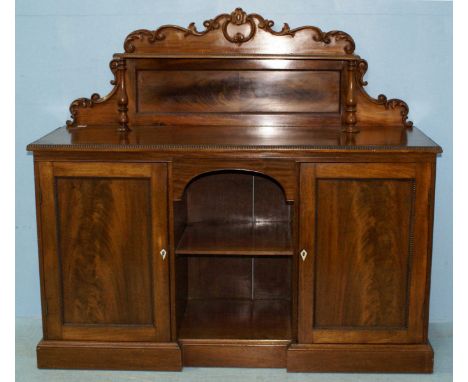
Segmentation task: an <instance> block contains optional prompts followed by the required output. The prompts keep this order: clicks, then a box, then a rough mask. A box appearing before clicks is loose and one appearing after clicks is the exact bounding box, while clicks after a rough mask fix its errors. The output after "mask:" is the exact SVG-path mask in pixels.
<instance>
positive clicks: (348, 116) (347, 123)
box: [343, 60, 359, 133]
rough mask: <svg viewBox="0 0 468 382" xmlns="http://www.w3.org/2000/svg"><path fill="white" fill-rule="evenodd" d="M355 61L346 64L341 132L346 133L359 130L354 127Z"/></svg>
mask: <svg viewBox="0 0 468 382" xmlns="http://www.w3.org/2000/svg"><path fill="white" fill-rule="evenodd" d="M356 66H357V65H356V61H355V60H351V61H348V63H347V72H348V73H347V74H348V75H347V83H346V96H345V105H344V111H345V112H344V126H343V131H346V132H347V133H357V132H358V131H359V129H358V128H357V127H356V122H357V119H356V109H357V107H356V106H357V101H356V80H355V78H356Z"/></svg>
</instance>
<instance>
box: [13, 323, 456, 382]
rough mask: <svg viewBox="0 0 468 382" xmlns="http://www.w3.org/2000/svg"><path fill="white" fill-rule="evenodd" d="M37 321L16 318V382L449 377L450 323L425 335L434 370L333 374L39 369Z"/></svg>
mask: <svg viewBox="0 0 468 382" xmlns="http://www.w3.org/2000/svg"><path fill="white" fill-rule="evenodd" d="M41 332H42V330H41V321H40V319H36V318H17V319H16V381H17V382H35V381H46V382H59V381H66V382H78V381H80V382H81V381H83V382H93V381H99V382H111V381H112V382H121V381H138V382H140V381H141V382H150V381H151V382H153V381H167V382H179V381H191V382H195V381H196V382H231V381H241V382H250V381H255V382H286V381H309V382H318V381H320V382H347V381H363V382H380V381H392V382H400V381H401V382H403V381H411V382H416V381H418V382H419V381H420V382H425V381H437V382H446V381H452V326H451V324H431V325H430V330H429V339H430V341H431V344H432V346H433V347H434V351H435V368H434V374H357V373H356V374H336V373H333V374H331V373H327V374H319V373H286V371H285V370H283V369H234V368H201V367H200V368H196V367H186V368H184V371H183V372H135V371H94V370H93V371H91V370H39V369H37V368H36V353H35V349H36V344H37V342H38V341H39V340H40V339H41V337H42V333H41Z"/></svg>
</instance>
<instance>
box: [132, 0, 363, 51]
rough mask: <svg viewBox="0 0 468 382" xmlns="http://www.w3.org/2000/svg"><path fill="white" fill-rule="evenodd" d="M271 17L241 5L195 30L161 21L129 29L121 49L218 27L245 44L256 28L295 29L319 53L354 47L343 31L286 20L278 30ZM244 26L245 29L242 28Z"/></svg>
mask: <svg viewBox="0 0 468 382" xmlns="http://www.w3.org/2000/svg"><path fill="white" fill-rule="evenodd" d="M231 25H233V26H236V27H245V28H244V29H243V30H242V31H237V32H231V31H229V27H230V26H231ZM274 25H275V23H274V21H272V20H267V19H265V18H263V17H262V16H260V15H258V14H256V13H251V14H247V13H246V12H245V11H244V10H242V8H236V9H235V10H234V11H233V12H231V13H230V14H228V13H223V14H221V15H218V16H216V17H215V18H214V19H210V20H206V21H205V22H204V23H203V26H204V27H205V30H203V31H199V30H197V28H196V26H195V24H194V23H191V24H190V25H189V26H188V27H187V28H183V27H180V26H176V25H163V26H161V27H160V28H158V29H156V30H154V31H150V30H147V29H140V30H137V31H134V32H132V33H130V34H129V35H128V36H127V38H126V39H125V42H124V49H125V52H126V53H137V52H138V50H139V49H138V47H137V45H136V43H137V42H140V45H139V46H141V44H142V43H145V44H149V45H152V44H155V43H157V42H162V41H164V40H166V38H168V36H169V35H170V34H174V33H182V36H183V37H184V38H186V37H189V36H197V37H201V36H205V35H206V34H208V33H210V32H214V31H219V30H220V31H221V32H222V36H223V37H224V39H225V40H226V41H228V42H229V43H232V44H236V45H238V46H240V45H242V44H245V43H247V42H249V41H251V40H253V39H254V37H255V36H256V34H257V33H258V29H261V30H263V31H265V32H268V33H269V34H270V35H272V36H290V37H294V36H295V35H296V34H297V33H298V32H301V31H309V32H310V33H311V35H312V39H311V40H312V41H313V42H315V43H318V44H317V46H316V50H317V52H318V53H324V52H322V51H326V49H327V46H330V45H332V44H335V43H340V42H343V44H342V46H341V47H340V49H341V50H342V53H344V54H353V52H354V49H355V47H356V46H355V43H354V40H353V39H352V37H351V36H350V35H348V34H347V33H345V32H342V31H330V32H323V31H322V30H321V29H320V28H318V27H314V26H303V27H299V28H295V29H291V28H290V27H289V25H288V24H286V23H285V24H284V25H283V27H282V29H281V30H280V31H274V30H273V26H274ZM245 29H246V30H245Z"/></svg>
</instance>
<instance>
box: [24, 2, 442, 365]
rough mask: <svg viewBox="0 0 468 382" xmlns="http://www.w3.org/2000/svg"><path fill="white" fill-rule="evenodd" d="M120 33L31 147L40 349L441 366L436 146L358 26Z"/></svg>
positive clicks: (93, 361)
mask: <svg viewBox="0 0 468 382" xmlns="http://www.w3.org/2000/svg"><path fill="white" fill-rule="evenodd" d="M203 25H204V27H205V29H204V30H198V29H197V28H196V27H195V25H194V24H193V23H192V24H190V25H189V26H188V27H187V28H182V27H179V26H173V25H165V26H162V27H160V28H159V29H156V30H154V31H150V30H138V31H135V32H133V33H131V34H130V35H128V36H127V38H126V39H125V43H124V53H119V54H115V55H114V57H113V59H112V61H111V62H110V69H111V71H112V73H113V75H114V79H113V80H112V81H111V84H112V85H113V88H112V90H111V92H110V93H109V94H108V95H107V96H105V97H101V96H100V95H99V94H93V95H92V96H91V97H90V98H80V99H77V100H75V101H73V102H72V104H71V106H70V112H71V119H70V120H69V121H67V124H66V126H64V127H61V128H58V129H57V130H54V131H53V132H51V133H50V134H48V135H46V136H45V137H43V138H41V139H39V140H37V141H36V142H34V143H32V144H30V145H29V146H28V150H30V151H32V152H33V153H34V169H35V180H36V200H37V202H36V207H37V223H38V224H37V225H38V242H39V260H40V276H41V277H40V280H41V296H42V322H43V339H42V340H41V341H40V343H39V344H38V346H37V360H38V367H40V368H73V369H80V368H83V369H132V370H135V369H136V370H181V369H182V367H183V366H184V365H185V366H231V367H232V366H236V367H281V368H287V370H288V371H317V372H323V371H341V372H362V371H365V372H431V371H432V368H433V350H432V348H431V345H430V343H429V341H428V315H429V314H428V312H429V285H430V268H431V250H432V224H433V205H434V192H435V191H434V180H435V162H436V157H437V154H438V153H440V152H441V148H440V147H439V146H438V145H437V144H436V143H434V142H433V141H432V140H431V139H429V138H428V137H427V136H426V135H424V134H423V133H422V132H421V131H420V130H418V129H417V128H416V127H413V126H412V122H410V121H409V120H408V106H407V104H406V103H405V102H403V101H401V100H398V99H387V98H386V97H385V96H384V95H379V96H378V98H377V99H374V98H372V97H370V96H369V95H368V94H367V92H366V91H365V90H364V87H365V85H366V84H367V83H366V82H365V80H364V75H365V73H366V70H367V62H366V61H365V60H363V59H361V58H360V57H359V56H358V55H356V54H355V53H354V50H355V43H354V41H353V39H352V38H351V36H349V35H348V34H346V33H344V32H341V31H331V32H323V31H322V30H320V29H319V28H317V27H312V26H305V27H300V28H295V29H292V28H290V27H289V25H288V24H284V26H283V27H282V28H281V29H275V28H273V25H274V24H273V21H271V20H266V19H264V18H263V17H262V16H260V15H258V14H247V13H246V12H244V11H243V10H242V9H240V8H238V9H235V10H234V11H233V12H232V13H230V14H222V15H219V16H217V17H216V18H214V19H211V20H207V21H205V22H204V24H203Z"/></svg>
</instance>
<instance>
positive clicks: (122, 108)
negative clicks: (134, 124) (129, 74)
mask: <svg viewBox="0 0 468 382" xmlns="http://www.w3.org/2000/svg"><path fill="white" fill-rule="evenodd" d="M126 69H127V65H126V64H125V59H120V60H119V61H118V64H117V70H118V73H119V98H118V101H117V105H118V110H119V124H120V126H119V128H118V131H120V132H125V131H130V128H129V127H128V114H127V112H128V95H127V89H126V86H125V71H126Z"/></svg>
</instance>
